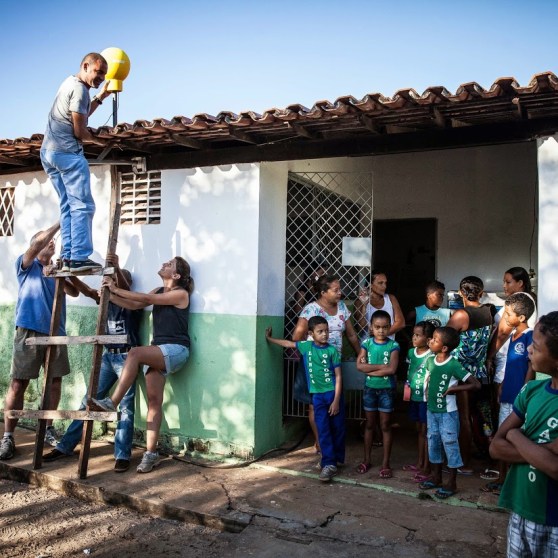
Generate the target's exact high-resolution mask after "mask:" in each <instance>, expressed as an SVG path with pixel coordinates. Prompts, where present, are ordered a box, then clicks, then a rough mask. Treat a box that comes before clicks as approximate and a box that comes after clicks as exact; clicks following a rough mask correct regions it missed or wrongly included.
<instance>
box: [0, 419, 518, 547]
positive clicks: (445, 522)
mask: <svg viewBox="0 0 558 558" xmlns="http://www.w3.org/2000/svg"><path fill="white" fill-rule="evenodd" d="M17 440H18V444H17V449H18V451H17V453H16V456H15V457H14V458H13V459H12V460H9V461H7V462H0V473H1V474H0V557H2V558H4V557H7V558H15V557H18V558H20V557H21V558H62V557H74V556H87V555H91V556H92V557H107V558H109V557H110V558H112V557H117V558H128V557H132V556H134V557H140V558H141V557H143V556H146V557H155V558H156V557H159V556H161V557H166V558H167V557H169V556H188V557H194V558H197V557H199V558H206V557H207V558H212V557H221V556H227V558H240V557H247V556H257V557H262V558H268V557H269V558H276V557H280V558H283V557H285V556H288V557H289V558H298V557H301V558H302V557H304V558H306V557H307V556H310V555H311V556H312V557H313V558H329V557H332V556H334V557H335V558H353V557H355V558H356V557H358V558H361V557H362V556H363V555H373V556H374V558H449V557H453V556H459V558H497V557H503V556H504V555H505V544H506V525H507V519H508V517H507V514H506V513H502V512H501V511H499V510H498V508H497V497H496V496H495V495H493V494H485V493H483V492H482V491H481V490H480V487H482V486H483V484H484V483H485V481H483V480H482V479H480V478H479V476H478V473H479V472H480V471H482V470H483V468H484V467H485V464H484V463H475V469H476V474H475V475H474V476H473V477H460V478H459V493H458V495H457V497H455V498H452V499H450V500H448V501H447V502H446V503H442V502H439V501H437V500H436V499H435V498H433V497H432V496H431V495H429V494H425V493H421V492H420V491H419V490H418V487H417V484H416V483H415V482H414V481H413V479H412V474H410V473H407V472H404V471H403V470H402V466H403V465H404V464H405V463H411V462H412V459H413V457H414V452H415V443H414V439H413V438H412V436H411V435H409V436H408V439H407V438H405V436H404V432H401V433H400V434H399V437H398V444H399V447H398V451H397V453H396V455H394V458H393V463H392V466H393V468H394V476H393V478H391V479H388V480H382V479H380V478H379V474H378V471H379V469H378V464H379V463H380V454H381V448H376V449H375V450H374V451H373V462H374V464H375V466H374V467H373V468H372V469H371V471H370V472H369V473H367V474H366V475H359V474H358V473H357V472H356V466H357V465H358V463H359V462H360V460H361V459H362V457H361V456H362V443H361V442H360V441H359V440H358V439H350V440H349V443H348V445H347V459H346V463H347V465H346V466H345V467H343V468H341V469H340V472H339V475H338V477H337V478H336V480H335V481H334V482H332V483H320V482H319V480H318V479H317V475H318V472H319V468H318V467H317V460H318V456H316V453H315V451H314V448H313V445H312V441H311V440H310V439H307V440H305V442H304V443H303V444H302V445H301V446H300V447H299V448H297V449H296V450H294V451H291V452H289V453H285V454H278V455H274V456H269V457H267V458H266V459H264V460H261V461H259V462H258V463H253V464H251V465H249V466H247V467H240V468H227V469H222V468H219V469H216V468H207V467H202V466H201V465H195V464H191V463H186V462H184V461H178V460H175V459H171V458H166V459H164V460H163V461H162V463H161V465H160V467H158V468H157V469H156V470H154V471H153V472H151V473H150V474H149V475H138V474H137V473H136V472H135V469H134V467H132V468H131V469H130V470H129V471H127V472H126V473H123V474H115V473H114V472H113V470H112V468H113V464H114V460H113V456H112V452H113V447H112V446H111V445H110V444H107V443H106V442H103V441H96V442H94V443H93V445H92V451H91V459H90V462H89V471H88V477H87V479H80V478H79V477H78V475H77V463H78V456H77V455H74V456H72V457H68V458H67V459H62V460H59V461H55V462H53V463H46V464H44V465H43V467H42V468H40V469H39V470H37V471H33V470H32V452H33V449H34V442H35V437H34V434H33V433H32V432H28V431H25V430H21V431H19V432H18V433H17ZM141 453H142V450H141V449H138V448H134V450H133V456H132V461H133V464H134V465H135V464H136V463H137V462H139V460H140V458H141ZM8 479H9V480H8ZM23 481H26V482H29V483H30V484H20V482H23ZM38 486H39V487H44V488H37V487H38ZM46 487H48V488H46ZM75 496H78V497H79V498H80V499H79V500H78V499H74V497H75ZM109 503H110V504H112V505H108V504H109ZM126 506H127V507H126ZM136 510H138V511H136ZM171 517H172V518H173V519H164V518H171ZM208 525H211V526H212V527H211V528H210V527H208ZM220 529H223V530H220ZM231 531H232V532H231Z"/></svg>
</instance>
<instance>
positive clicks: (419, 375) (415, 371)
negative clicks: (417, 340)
mask: <svg viewBox="0 0 558 558" xmlns="http://www.w3.org/2000/svg"><path fill="white" fill-rule="evenodd" d="M431 354H432V351H431V350H430V349H429V350H428V351H426V352H424V353H422V354H420V355H419V354H417V348H416V347H413V348H412V349H409V352H408V353H407V363H408V364H409V371H408V372H407V380H408V381H409V385H410V386H411V401H420V402H422V401H424V378H425V376H426V369H425V365H426V359H427V358H428V357H429V356H430V355H431Z"/></svg>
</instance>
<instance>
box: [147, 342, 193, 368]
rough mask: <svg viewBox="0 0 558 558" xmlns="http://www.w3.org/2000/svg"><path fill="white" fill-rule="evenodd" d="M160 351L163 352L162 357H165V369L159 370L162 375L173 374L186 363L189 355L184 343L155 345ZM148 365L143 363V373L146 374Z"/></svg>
mask: <svg viewBox="0 0 558 558" xmlns="http://www.w3.org/2000/svg"><path fill="white" fill-rule="evenodd" d="M157 347H159V349H161V352H162V353H163V358H164V359H165V370H164V371H163V370H162V371H161V372H162V373H163V376H169V375H170V374H174V373H175V372H176V371H177V370H179V369H180V368H182V366H184V365H185V364H186V361H187V360H188V357H189V356H190V349H188V347H185V346H184V345H174V344H168V345H157ZM149 368H150V367H149V366H147V365H144V367H143V373H144V374H147V371H148V370H149Z"/></svg>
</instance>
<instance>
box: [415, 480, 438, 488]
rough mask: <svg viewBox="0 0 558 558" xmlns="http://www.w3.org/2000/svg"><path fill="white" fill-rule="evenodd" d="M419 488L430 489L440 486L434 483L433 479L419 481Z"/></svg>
mask: <svg viewBox="0 0 558 558" xmlns="http://www.w3.org/2000/svg"><path fill="white" fill-rule="evenodd" d="M419 488H420V489H421V490H432V489H433V488H440V485H439V484H437V483H435V482H434V481H433V480H427V481H424V482H421V483H420V484H419Z"/></svg>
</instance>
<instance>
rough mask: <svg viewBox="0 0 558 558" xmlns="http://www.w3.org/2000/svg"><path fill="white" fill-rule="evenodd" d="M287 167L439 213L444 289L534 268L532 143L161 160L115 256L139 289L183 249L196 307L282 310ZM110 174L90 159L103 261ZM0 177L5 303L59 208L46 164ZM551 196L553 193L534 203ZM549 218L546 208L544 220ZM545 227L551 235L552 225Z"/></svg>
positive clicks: (411, 213) (494, 283) (402, 214)
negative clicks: (215, 163)
mask: <svg viewBox="0 0 558 558" xmlns="http://www.w3.org/2000/svg"><path fill="white" fill-rule="evenodd" d="M551 141H554V140H551ZM545 145H546V144H545ZM549 145H550V144H549ZM260 167H261V173H260ZM549 168H550V167H549ZM289 170H290V171H294V172H302V171H306V172H308V171H330V172H351V171H359V172H370V173H371V174H372V176H373V183H374V210H373V211H374V218H375V219H405V218H422V217H424V218H426V217H429V218H436V219H437V220H438V239H437V266H438V269H437V275H438V278H439V279H440V280H442V281H443V282H444V283H446V285H447V287H448V288H455V287H456V286H457V285H458V282H459V280H460V278H462V277H463V276H465V275H469V274H476V275H479V276H480V277H481V278H482V279H483V280H484V281H485V285H486V289H487V290H496V291H499V290H501V279H502V275H503V272H504V271H505V270H506V269H507V268H509V267H511V266H515V265H521V266H523V267H525V268H529V263H530V262H529V260H530V257H531V265H532V266H533V267H534V268H535V270H537V232H536V231H535V236H534V242H533V246H532V249H531V250H530V243H531V235H532V233H533V226H534V214H535V209H536V207H535V202H536V188H537V151H536V144H535V143H534V142H531V143H521V144H511V145H502V146H490V147H478V148H469V149H454V150H443V151H432V152H424V153H408V154H399V155H385V156H377V157H355V158H348V157H344V158H330V159H322V160H317V159H314V160H304V161H292V162H279V163H262V164H261V165H257V164H245V165H227V166H221V167H211V168H204V169H181V170H168V171H163V172H162V181H163V188H162V193H163V200H162V221H161V225H159V226H157V225H151V226H122V227H121V228H120V235H119V245H118V253H119V255H120V258H121V265H123V266H124V267H127V268H129V269H130V270H131V271H132V272H133V273H134V277H135V285H134V286H135V288H136V289H138V290H149V289H151V288H153V287H155V286H157V285H158V281H159V280H158V277H157V271H158V269H159V266H160V264H161V262H163V261H166V260H167V259H170V258H171V257H173V256H174V255H175V254H182V255H185V256H186V257H187V258H188V259H189V260H190V263H191V265H192V274H193V276H194V279H195V281H196V285H197V286H196V292H195V296H194V297H193V302H192V310H193V311H194V312H202V313H224V314H238V315H256V313H258V314H260V315H262V314H263V315H266V314H267V315H280V314H281V313H282V312H283V309H284V292H283V290H284V287H283V285H284V262H285V237H284V231H285V207H286V184H287V175H288V172H289ZM109 175H110V173H109V169H108V167H95V168H94V169H93V177H92V187H93V192H94V196H95V200H96V203H97V213H96V216H95V219H94V224H93V226H94V245H95V247H96V249H97V251H96V252H95V254H94V257H95V258H98V259H99V260H101V259H102V258H103V257H104V251H105V250H106V242H107V235H108V205H109V196H110V188H109ZM260 182H261V187H262V192H261V196H262V198H261V202H262V203H261V204H260ZM3 184H6V185H17V186H18V187H17V188H16V209H15V235H14V237H4V238H0V249H3V253H4V256H5V257H4V258H3V261H4V263H3V264H2V265H0V297H1V299H2V300H3V301H4V302H5V303H6V302H10V301H14V300H15V295H16V291H17V289H16V280H15V277H14V274H13V267H12V263H11V262H13V261H14V260H15V257H16V256H17V255H18V254H19V253H21V251H22V250H24V249H25V247H26V246H27V243H28V241H29V239H30V237H31V235H32V234H33V233H34V232H35V231H36V230H38V229H39V228H42V227H44V226H45V225H48V224H50V223H51V222H53V221H54V220H55V219H56V218H57V215H58V202H57V199H56V195H55V193H54V192H53V190H52V188H51V186H50V184H49V183H48V182H47V181H46V176H45V175H44V173H34V174H30V173H27V174H21V175H14V176H7V177H2V178H0V186H1V185H3ZM555 197H556V196H554V194H553V192H551V193H550V194H549V195H548V196H547V198H548V200H552V199H555ZM552 207H554V206H553V205H551V203H550V202H548V203H546V204H545V205H544V207H543V206H542V205H541V211H542V210H543V209H547V210H549V211H550V210H551V209H552ZM537 208H538V206H537ZM260 222H261V234H260V237H258V235H259V233H258V231H259V227H260ZM553 222H556V219H553V218H552V217H549V218H546V219H545V223H547V225H546V226H547V227H548V223H553ZM545 231H548V228H547V229H545ZM544 236H545V237H546V238H549V234H548V232H544ZM550 237H552V238H555V237H556V235H554V236H552V234H551V235H550ZM541 242H543V241H541ZM547 259H548V258H547ZM548 261H550V259H548ZM553 261H555V259H554V260H553ZM545 265H546V266H548V265H549V264H548V262H547V263H545ZM89 282H90V283H92V284H95V280H93V279H92V280H89ZM258 293H259V295H258ZM264 295H265V296H264ZM258 296H259V299H258ZM78 303H79V304H84V301H83V300H80V301H78Z"/></svg>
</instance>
